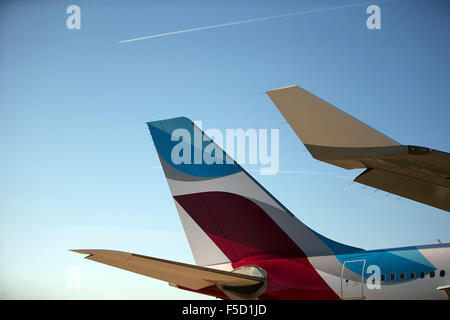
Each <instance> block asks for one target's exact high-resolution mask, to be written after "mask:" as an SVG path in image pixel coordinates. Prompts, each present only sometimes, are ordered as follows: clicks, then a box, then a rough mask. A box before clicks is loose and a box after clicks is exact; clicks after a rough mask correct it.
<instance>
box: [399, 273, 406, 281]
mask: <svg viewBox="0 0 450 320" xmlns="http://www.w3.org/2000/svg"><path fill="white" fill-rule="evenodd" d="M405 277H406V274H405V273H404V272H403V273H400V280H405Z"/></svg>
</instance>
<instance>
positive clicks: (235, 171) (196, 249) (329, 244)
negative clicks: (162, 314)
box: [147, 117, 361, 266]
mask: <svg viewBox="0 0 450 320" xmlns="http://www.w3.org/2000/svg"><path fill="white" fill-rule="evenodd" d="M147 125H148V128H149V130H150V133H151V136H152V138H153V141H154V144H155V147H156V150H157V152H158V156H159V159H160V161H161V166H162V168H163V170H164V173H165V176H166V178H167V182H168V184H169V188H170V190H171V193H172V196H173V198H174V201H175V206H176V208H177V210H178V213H179V216H180V219H181V221H182V224H183V228H184V231H185V233H186V236H187V238H188V241H189V245H190V247H191V250H192V252H193V255H194V258H195V261H196V263H197V264H198V265H203V266H206V265H217V264H224V263H230V262H238V261H241V260H243V259H246V258H250V257H253V258H255V257H260V258H290V257H305V256H313V255H326V254H336V253H341V252H349V251H355V250H361V249H358V248H354V247H350V246H346V245H343V244H340V243H337V242H335V241H333V240H330V239H328V238H326V237H324V236H322V235H320V234H318V233H316V232H314V231H313V230H311V229H310V228H308V227H307V226H306V225H304V224H303V223H302V222H301V221H299V220H298V219H297V218H296V217H295V216H293V215H292V214H291V213H290V212H289V210H287V209H286V208H285V207H284V206H283V205H282V204H281V203H280V202H279V201H278V200H277V199H275V198H274V197H273V196H272V195H271V194H270V193H269V192H267V191H266V190H265V189H264V188H263V187H262V186H261V185H260V184H259V183H258V182H257V181H256V180H255V179H254V178H252V177H251V176H250V175H249V174H248V173H247V172H246V171H245V170H244V169H243V168H242V167H241V166H240V165H239V164H237V163H236V162H235V161H234V160H233V159H231V158H230V157H229V156H228V155H227V154H226V153H225V152H224V151H223V150H222V149H221V148H220V147H219V146H218V145H217V144H215V143H214V142H213V141H212V140H211V139H210V138H209V137H208V136H207V135H205V134H204V133H203V132H202V131H201V130H200V129H199V128H198V127H197V126H196V125H195V124H194V123H193V122H192V121H191V120H189V119H188V118H184V117H180V118H173V119H167V120H161V121H153V122H148V123H147Z"/></svg>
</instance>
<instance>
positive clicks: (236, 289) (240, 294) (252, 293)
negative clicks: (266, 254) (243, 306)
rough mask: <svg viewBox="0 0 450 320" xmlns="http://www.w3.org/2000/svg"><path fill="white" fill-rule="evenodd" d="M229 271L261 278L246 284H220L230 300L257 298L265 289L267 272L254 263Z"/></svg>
mask: <svg viewBox="0 0 450 320" xmlns="http://www.w3.org/2000/svg"><path fill="white" fill-rule="evenodd" d="M231 272H235V273H239V274H245V275H249V276H254V277H259V278H261V279H262V280H261V282H259V283H257V284H253V285H248V286H226V285H221V286H220V289H221V290H222V291H223V292H224V293H225V294H226V295H227V296H228V297H229V298H230V299H232V300H244V299H245V300H252V299H256V298H258V297H259V296H260V295H261V294H263V293H264V292H265V291H266V287H267V274H266V271H264V269H262V268H261V267H258V266H255V265H247V266H242V267H239V268H236V269H234V270H233V271H231Z"/></svg>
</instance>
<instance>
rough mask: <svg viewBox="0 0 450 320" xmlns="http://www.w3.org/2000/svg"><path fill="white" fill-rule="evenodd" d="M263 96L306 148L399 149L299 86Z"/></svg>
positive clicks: (269, 92)
mask: <svg viewBox="0 0 450 320" xmlns="http://www.w3.org/2000/svg"><path fill="white" fill-rule="evenodd" d="M267 95H268V96H269V97H270V99H271V100H272V101H273V103H274V104H275V105H276V106H277V108H278V110H280V112H281V114H282V115H283V116H284V118H285V119H286V120H287V122H288V123H289V125H290V126H291V127H292V129H293V130H294V131H295V133H296V134H297V136H298V137H299V138H300V139H301V140H302V142H303V144H304V145H305V146H306V147H307V148H308V146H311V145H312V146H326V147H340V148H342V147H344V148H362V147H386V146H397V145H399V143H398V142H396V141H394V140H392V139H391V138H389V137H387V136H385V135H384V134H382V133H380V132H378V131H377V130H375V129H373V128H371V127H369V126H368V125H366V124H365V123H363V122H361V121H359V120H358V119H356V118H353V117H352V116H350V115H349V114H347V113H345V112H344V111H342V110H340V109H338V108H336V107H335V106H333V105H331V104H329V103H328V102H326V101H324V100H322V99H320V98H318V97H317V96H315V95H313V94H312V93H310V92H308V91H306V90H305V89H302V88H300V87H299V86H290V87H284V88H280V89H274V90H269V91H267ZM308 150H309V148H308ZM313 156H314V154H313Z"/></svg>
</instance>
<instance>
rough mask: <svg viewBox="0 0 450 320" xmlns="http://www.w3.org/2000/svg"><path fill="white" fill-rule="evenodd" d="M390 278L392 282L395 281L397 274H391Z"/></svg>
mask: <svg viewBox="0 0 450 320" xmlns="http://www.w3.org/2000/svg"><path fill="white" fill-rule="evenodd" d="M390 278H391V280H392V281H393V280H395V273H391V276H390Z"/></svg>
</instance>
